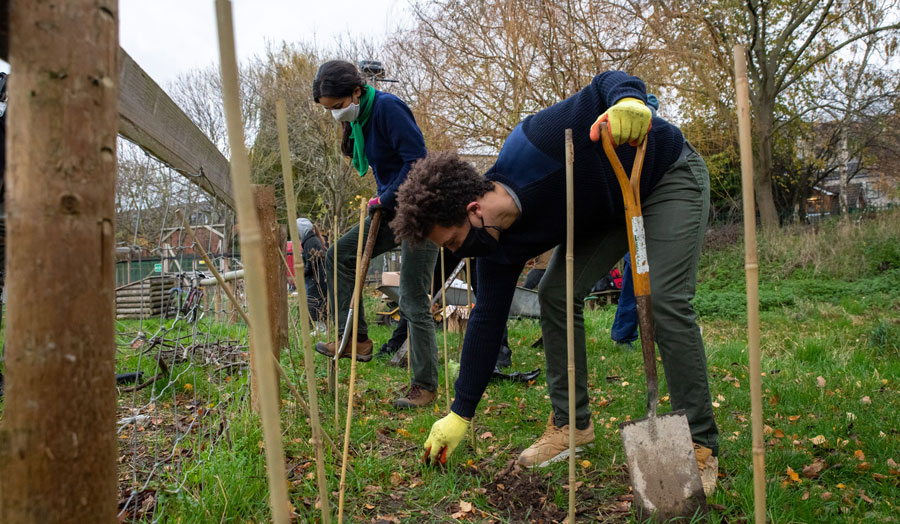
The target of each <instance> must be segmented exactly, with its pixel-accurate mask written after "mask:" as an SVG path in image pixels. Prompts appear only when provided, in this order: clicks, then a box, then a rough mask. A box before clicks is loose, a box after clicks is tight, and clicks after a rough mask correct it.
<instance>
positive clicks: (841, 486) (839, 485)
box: [835, 483, 847, 489]
mask: <svg viewBox="0 0 900 524" xmlns="http://www.w3.org/2000/svg"><path fill="white" fill-rule="evenodd" d="M835 487H836V488H837V489H844V488H846V487H847V486H845V485H844V484H843V483H840V484H838V485H837V486H835Z"/></svg>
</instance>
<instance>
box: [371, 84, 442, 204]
mask: <svg viewBox="0 0 900 524" xmlns="http://www.w3.org/2000/svg"><path fill="white" fill-rule="evenodd" d="M370 89H371V87H370ZM363 134H364V135H365V137H366V139H365V140H366V156H367V157H368V158H369V164H370V165H371V166H372V171H374V173H375V183H376V184H377V185H378V197H379V198H380V199H381V204H382V205H383V206H385V207H386V208H388V209H393V208H394V206H395V205H396V204H397V197H396V192H397V188H398V187H400V184H402V183H403V181H404V180H406V175H407V174H408V173H409V170H410V168H411V167H412V164H413V162H415V161H416V160H418V159H420V158H422V157H424V156H425V155H426V154H427V151H426V150H425V138H424V137H423V136H422V131H421V130H420V129H419V126H418V125H417V124H416V119H415V118H413V114H412V111H410V110H409V106H407V105H406V104H405V103H404V102H403V101H402V100H400V99H399V98H397V97H396V96H394V95H392V94H390V93H384V92H382V91H375V100H374V101H373V106H372V114H371V115H370V116H369V121H368V122H367V123H366V125H365V126H363Z"/></svg>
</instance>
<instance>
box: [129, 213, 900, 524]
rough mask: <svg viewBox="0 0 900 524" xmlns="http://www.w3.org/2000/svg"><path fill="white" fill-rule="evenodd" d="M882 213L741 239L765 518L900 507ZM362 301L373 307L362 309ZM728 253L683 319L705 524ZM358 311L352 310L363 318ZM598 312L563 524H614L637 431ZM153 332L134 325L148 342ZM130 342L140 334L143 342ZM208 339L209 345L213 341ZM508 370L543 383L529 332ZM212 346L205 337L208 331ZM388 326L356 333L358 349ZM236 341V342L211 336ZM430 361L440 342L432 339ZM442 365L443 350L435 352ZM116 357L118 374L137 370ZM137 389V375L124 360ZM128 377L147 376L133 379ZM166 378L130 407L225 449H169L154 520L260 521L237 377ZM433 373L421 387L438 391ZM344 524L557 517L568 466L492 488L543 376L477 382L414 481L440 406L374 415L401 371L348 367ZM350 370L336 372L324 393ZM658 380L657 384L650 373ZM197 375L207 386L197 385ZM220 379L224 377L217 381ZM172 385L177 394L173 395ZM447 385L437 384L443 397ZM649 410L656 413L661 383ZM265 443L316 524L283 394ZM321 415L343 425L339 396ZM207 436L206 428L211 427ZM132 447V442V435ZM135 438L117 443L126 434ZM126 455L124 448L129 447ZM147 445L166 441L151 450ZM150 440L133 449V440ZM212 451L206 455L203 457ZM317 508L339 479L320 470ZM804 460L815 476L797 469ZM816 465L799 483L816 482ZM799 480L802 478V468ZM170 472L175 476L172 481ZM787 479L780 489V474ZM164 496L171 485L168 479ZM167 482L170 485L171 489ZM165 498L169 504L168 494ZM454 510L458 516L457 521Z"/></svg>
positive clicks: (889, 218)
mask: <svg viewBox="0 0 900 524" xmlns="http://www.w3.org/2000/svg"><path fill="white" fill-rule="evenodd" d="M898 238H900V214H898V213H897V212H890V213H883V214H881V215H878V216H876V217H875V218H871V219H865V220H862V221H859V222H851V223H848V224H841V223H837V222H835V223H826V224H824V225H821V226H820V227H819V228H818V229H817V230H816V229H810V228H807V229H799V228H798V229H789V230H785V231H780V232H778V233H776V234H774V235H771V236H767V237H765V238H763V239H762V240H761V242H760V266H761V275H760V293H761V321H762V341H761V344H762V348H763V360H762V365H763V371H764V376H763V405H764V408H765V409H764V422H765V425H766V436H765V440H766V457H765V459H766V491H767V509H768V520H769V521H770V522H777V523H795V522H897V521H898V514H900V512H898V505H900V471H898V470H900V466H898V465H897V463H898V462H900V433H898V428H900V414H898V413H900V410H898V407H900V358H898V357H900V295H898V293H897V292H896V289H898V288H900V247H898V244H900V243H898ZM370 300H372V299H370ZM744 300H745V299H744V274H743V248H742V246H741V245H740V243H738V244H726V245H720V246H715V247H714V248H713V249H709V250H707V251H706V252H705V253H704V255H703V256H702V260H701V269H700V283H699V285H698V290H697V299H696V303H695V305H696V309H697V311H698V313H699V315H700V323H701V325H702V326H703V330H704V331H703V332H704V340H705V342H706V344H707V354H708V365H709V379H710V387H711V392H712V397H713V401H714V409H715V413H716V417H717V422H718V424H719V430H720V440H721V452H720V462H719V464H720V479H719V485H718V490H717V492H716V493H715V494H714V495H713V496H712V497H710V499H709V502H710V503H711V504H712V510H711V514H710V517H709V519H708V521H710V522H722V523H724V522H748V521H750V520H752V518H753V489H752V471H751V430H750V398H749V393H750V391H749V377H748V370H747V346H746V320H745V301H744ZM375 310H376V308H374V307H371V308H368V309H367V311H369V312H370V314H372V312H373V311H375ZM613 314H614V307H611V306H607V307H601V308H598V309H596V310H593V311H588V312H587V313H586V329H587V341H588V366H589V370H588V377H589V387H590V391H591V407H592V410H593V419H594V425H595V429H596V436H597V439H596V441H595V445H594V446H593V448H591V449H589V450H588V451H587V452H585V453H584V454H583V455H582V456H580V457H579V466H578V475H579V481H580V482H582V483H583V484H582V485H581V487H580V489H579V490H578V507H579V510H580V511H581V513H580V516H579V521H581V520H584V521H587V522H592V521H603V522H629V521H630V520H631V514H630V511H629V509H628V495H629V487H628V476H627V470H626V469H625V467H624V458H623V452H622V445H621V440H620V438H619V435H618V424H619V423H620V422H622V421H624V420H628V419H631V418H637V417H641V416H643V414H644V413H643V409H644V408H643V406H644V392H645V390H644V386H643V373H642V364H641V359H640V354H639V353H638V352H636V351H635V352H622V351H620V350H618V349H616V348H615V346H614V345H613V343H612V341H611V340H610V339H609V329H610V326H611V324H612V319H613ZM151 328H152V326H151ZM146 329H147V325H146V323H145V330H146ZM212 329H213V330H214V331H216V330H218V329H220V328H219V327H217V326H216V327H213V328H212ZM509 329H510V342H511V345H512V348H513V363H514V369H515V370H522V371H524V370H530V369H533V368H535V367H540V368H542V369H543V368H544V362H543V353H542V349H541V348H532V347H531V343H532V342H533V341H534V340H535V339H537V338H538V337H539V335H540V329H539V326H538V324H537V323H536V322H534V321H531V320H513V321H510V323H509ZM216 332H218V331H216ZM389 334H390V328H388V327H385V326H378V325H375V324H374V323H370V336H371V338H372V339H373V340H375V341H376V348H377V347H378V346H379V345H380V344H381V343H382V342H383V341H385V340H386V339H387V337H388V336H389ZM225 336H227V337H229V338H233V339H240V338H242V337H243V336H244V334H243V332H241V331H240V330H239V329H238V330H237V331H236V332H231V333H229V334H228V335H225ZM438 345H439V349H440V352H441V353H442V348H443V344H442V337H441V333H440V332H438ZM448 347H449V348H450V353H451V357H452V358H454V359H456V353H457V347H458V338H457V335H456V334H455V333H451V334H449V336H448ZM135 359H136V357H135V355H134V354H133V353H130V350H128V349H120V357H119V363H120V367H119V369H120V370H123V371H124V370H129V371H131V370H134V369H135V366H136V365H137V364H138V363H137V361H136V360H135ZM282 364H283V365H284V367H285V368H286V369H287V370H288V374H289V375H290V376H291V378H292V380H293V381H294V383H295V384H297V385H298V387H300V389H301V390H302V391H305V389H306V388H305V386H306V381H305V378H304V377H303V376H302V352H301V351H300V350H299V345H298V344H297V343H296V342H293V343H292V348H291V349H290V352H285V353H284V354H283V355H282ZM316 364H317V370H318V371H317V376H316V380H317V383H318V386H319V392H320V396H319V399H320V404H321V411H322V420H323V422H324V424H325V429H326V431H327V432H328V433H330V434H331V435H332V436H333V437H334V438H335V440H339V439H340V438H341V437H342V435H343V430H344V419H343V418H341V419H340V420H339V421H338V422H337V423H336V422H335V416H334V413H335V406H334V402H333V396H329V395H327V394H324V392H325V389H326V376H325V368H324V365H323V364H324V360H323V359H322V358H321V357H319V356H317V357H316ZM140 365H141V367H142V369H144V370H145V372H146V373H153V372H154V369H153V365H154V364H153V362H152V361H151V362H150V363H149V364H148V363H147V362H146V357H145V359H144V361H142V362H141V363H140ZM145 366H146V367H145ZM181 366H184V367H179V366H175V368H173V369H176V370H178V371H176V373H177V372H180V371H183V370H185V369H187V371H184V373H183V375H182V378H179V379H178V381H177V382H176V383H175V384H173V385H171V386H170V387H169V390H164V389H162V388H160V389H156V390H153V389H151V388H147V389H146V390H144V391H143V392H142V393H143V394H145V395H150V394H151V392H152V393H153V394H154V395H157V396H159V400H158V402H160V403H161V404H162V403H164V402H167V401H170V399H171V397H170V396H167V395H176V396H179V397H178V398H179V399H181V400H180V401H184V400H186V397H189V396H190V395H193V396H196V397H198V398H201V399H204V401H205V402H209V403H210V404H212V405H214V406H218V408H215V409H212V410H211V411H213V412H216V411H217V412H218V416H219V418H220V419H223V420H226V421H227V430H226V431H225V436H224V437H222V438H221V439H220V440H217V441H214V440H212V439H211V438H210V437H209V436H207V437H203V436H201V435H196V436H193V435H192V436H190V437H189V438H185V439H184V440H182V441H181V442H180V443H179V445H178V446H175V447H176V448H182V450H183V451H182V452H181V453H180V454H179V456H180V457H183V458H182V459H181V460H180V467H179V468H173V469H172V471H168V470H164V471H162V472H161V475H160V476H159V478H158V480H156V481H154V482H153V483H151V486H150V487H151V488H154V489H156V490H157V491H156V492H155V496H156V504H157V508H156V516H157V517H158V519H159V521H160V522H173V523H174V522H178V523H189V522H190V523H201V522H203V523H205V522H263V521H266V520H267V519H268V515H269V509H268V506H267V504H268V500H267V493H268V486H267V481H266V474H265V463H264V457H263V454H262V452H261V448H260V440H261V433H260V427H259V421H258V419H257V417H256V416H255V415H254V414H253V413H252V412H251V410H250V409H249V401H248V400H247V395H246V393H247V390H248V388H247V387H246V371H237V370H234V372H232V373H231V374H223V373H218V374H212V375H207V374H206V373H203V372H202V370H203V368H201V367H199V366H197V365H194V366H186V365H185V364H181ZM443 369H444V368H443V364H441V366H440V373H441V377H440V383H441V384H442V385H443V383H444V377H443ZM357 370H358V377H357V382H356V392H357V393H356V396H355V407H354V419H353V424H352V428H351V437H350V443H351V445H350V447H351V454H352V467H353V474H350V473H349V472H348V478H347V486H346V495H345V509H344V512H345V513H344V514H345V520H346V521H348V522H448V521H453V520H454V515H456V517H458V518H460V519H462V520H465V521H467V522H511V523H512V522H531V521H534V522H541V521H543V522H551V521H553V520H559V521H561V520H562V518H564V516H565V511H566V504H567V492H566V489H565V488H564V485H565V484H567V464H566V463H561V464H555V465H553V466H551V467H549V468H546V469H543V470H539V471H533V472H526V473H522V474H518V475H516V474H511V473H509V472H508V471H507V470H506V469H505V468H506V466H507V465H508V463H509V461H511V460H513V459H515V457H516V456H517V453H518V452H520V451H521V450H522V449H524V448H525V447H527V446H528V445H530V444H531V443H532V442H533V440H534V439H535V438H537V437H538V436H539V435H540V434H541V432H542V430H543V427H544V425H545V423H546V420H547V415H548V414H549V411H550V405H549V401H548V399H547V396H546V386H545V382H544V380H545V377H544V376H543V375H542V376H541V377H539V378H538V380H537V381H536V382H535V383H534V384H530V385H523V384H513V383H508V382H493V383H492V384H491V385H490V386H489V387H488V390H487V391H486V393H485V398H484V399H483V400H482V402H481V404H480V405H479V408H478V414H477V415H476V418H475V422H474V426H475V434H476V439H475V446H474V447H472V445H471V443H470V442H469V441H468V439H467V440H466V441H465V442H464V443H463V444H461V445H460V447H459V448H458V449H457V450H456V452H455V453H454V454H453V455H452V457H451V459H450V462H449V464H448V465H447V467H446V468H444V469H432V468H427V467H424V466H423V465H422V464H421V456H422V449H421V446H422V442H423V441H424V439H425V437H426V435H427V433H428V430H429V428H430V426H431V424H432V423H433V422H434V421H435V420H437V419H438V418H439V417H441V416H443V414H444V413H445V410H446V397H445V392H444V391H443V390H442V391H441V393H440V396H439V398H438V400H437V402H436V403H435V405H434V407H433V408H429V409H424V410H420V411H397V410H395V409H393V408H392V407H391V401H392V400H393V399H394V398H395V397H397V396H399V395H400V394H401V393H402V390H403V389H404V387H405V386H406V384H407V383H408V377H407V372H406V370H405V369H398V368H393V367H390V366H388V365H386V364H385V363H383V362H380V361H375V360H373V361H372V362H370V363H362V364H359V366H358V367H357ZM348 372H349V364H348V363H347V361H346V360H343V361H341V373H340V383H341V384H346V382H347V377H348ZM660 375H661V376H662V374H660ZM207 376H213V377H215V378H213V379H212V380H209V379H207V378H206V377H207ZM223 376H228V377H231V379H229V380H228V381H226V380H225V379H224V378H222V377H223ZM185 384H192V387H191V388H188V389H187V390H186V389H185ZM451 385H452V384H451ZM661 396H662V399H663V401H662V404H661V410H662V411H667V410H668V409H669V406H668V402H667V401H668V397H667V396H666V388H665V383H664V382H663V384H662V390H661ZM282 399H284V400H283V403H284V406H283V411H282V413H283V420H282V427H283V431H284V439H283V442H284V445H285V453H286V461H287V463H286V465H285V468H286V471H288V480H289V482H290V495H291V500H292V504H293V507H294V510H295V512H296V514H297V521H298V522H317V521H318V520H319V512H318V510H317V509H316V501H317V496H318V493H317V488H316V482H315V476H314V472H315V465H314V463H313V456H314V454H313V450H312V449H311V447H310V445H309V442H308V441H309V436H310V435H309V428H308V422H307V420H306V418H305V416H303V415H302V412H301V411H299V410H298V409H297V408H296V406H294V404H293V400H292V399H291V397H290V394H289V392H288V391H287V389H286V388H285V387H284V386H283V385H282ZM341 400H342V404H341V405H340V406H339V412H340V414H341V415H342V416H343V415H344V414H345V413H346V408H347V406H346V401H347V399H346V386H344V387H343V389H342V390H341ZM215 426H216V427H218V423H217V424H215ZM148 431H149V430H148ZM135 433H136V432H134V431H133V432H130V433H128V434H129V435H134V434H135ZM132 438H133V437H132ZM157 438H158V439H160V440H159V442H161V444H160V447H162V448H166V449H170V448H171V446H172V441H171V439H170V438H169V440H165V438H166V437H162V436H157ZM148 440H152V439H148ZM213 443H215V445H212V444H213ZM326 455H327V457H328V459H329V460H328V465H327V466H326V470H327V475H328V478H329V485H330V489H331V490H332V494H331V496H330V502H331V504H332V505H333V508H334V509H335V514H336V508H335V507H334V506H336V504H337V496H336V492H337V490H338V488H339V478H338V477H339V474H340V468H339V467H338V466H337V460H336V459H335V458H334V457H331V455H330V453H326ZM817 461H818V462H821V463H822V469H821V471H820V472H819V473H818V474H817V475H812V474H810V477H812V478H810V477H808V476H804V468H807V467H809V466H811V465H814V464H817ZM816 467H818V466H816ZM808 471H809V470H808ZM185 472H186V473H185ZM792 472H795V473H796V474H797V475H796V476H793V475H792ZM182 481H183V484H181V482H182ZM179 484H180V487H179V486H178V485H179ZM176 487H179V489H176ZM468 504H472V508H473V509H472V510H471V511H468V512H466V511H464V510H465V509H468V507H469V506H468Z"/></svg>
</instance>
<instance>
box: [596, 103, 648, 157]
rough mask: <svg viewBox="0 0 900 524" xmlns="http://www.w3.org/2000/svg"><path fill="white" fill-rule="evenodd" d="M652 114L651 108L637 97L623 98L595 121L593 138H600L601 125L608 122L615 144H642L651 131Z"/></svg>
mask: <svg viewBox="0 0 900 524" xmlns="http://www.w3.org/2000/svg"><path fill="white" fill-rule="evenodd" d="M652 116H653V113H651V112H650V108H648V107H647V106H645V105H644V103H643V102H641V101H640V100H638V99H637V98H623V99H622V100H619V101H618V102H616V103H615V104H613V106H612V107H610V108H609V109H608V110H607V111H606V112H605V113H603V114H602V115H600V117H599V118H598V119H597V121H596V122H594V125H592V126H591V140H593V141H594V142H597V141H598V140H600V126H601V125H602V123H603V122H606V125H607V126H609V134H610V136H611V137H612V141H613V145H614V146H618V145H619V144H624V143H626V142H627V143H628V144H630V145H632V146H637V145H640V143H641V142H643V141H644V137H646V136H647V132H648V131H650V119H651V117H652Z"/></svg>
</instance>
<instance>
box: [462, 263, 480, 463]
mask: <svg viewBox="0 0 900 524" xmlns="http://www.w3.org/2000/svg"><path fill="white" fill-rule="evenodd" d="M466 312H467V313H468V314H469V316H468V317H467V318H466V327H465V329H463V332H462V334H460V338H461V339H462V340H463V343H465V338H466V332H468V331H469V319H470V318H472V265H471V264H469V259H468V258H467V259H466ZM459 363H460V365H462V345H460V347H459ZM469 437H470V438H471V439H472V450H473V451H475V454H476V455H477V454H478V449H477V448H475V415H472V420H471V421H470V422H469Z"/></svg>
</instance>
